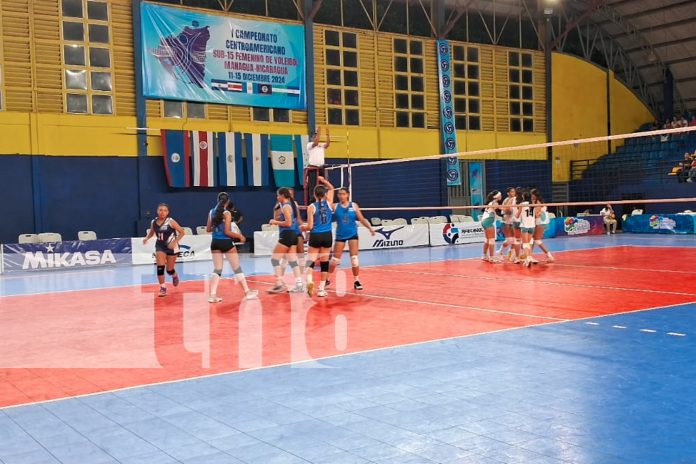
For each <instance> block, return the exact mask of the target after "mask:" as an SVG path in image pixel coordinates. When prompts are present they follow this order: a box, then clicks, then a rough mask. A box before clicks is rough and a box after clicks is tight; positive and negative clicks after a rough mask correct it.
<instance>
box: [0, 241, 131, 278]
mask: <svg viewBox="0 0 696 464" xmlns="http://www.w3.org/2000/svg"><path fill="white" fill-rule="evenodd" d="M2 248H3V253H2V259H3V266H2V267H3V270H4V272H8V273H9V272H31V271H51V270H57V269H75V268H85V267H97V266H109V265H118V264H130V263H131V239H130V238H114V239H107V240H89V241H84V242H83V241H79V240H76V241H65V242H56V243H23V244H19V243H15V244H9V245H8V244H5V245H3V246H2Z"/></svg>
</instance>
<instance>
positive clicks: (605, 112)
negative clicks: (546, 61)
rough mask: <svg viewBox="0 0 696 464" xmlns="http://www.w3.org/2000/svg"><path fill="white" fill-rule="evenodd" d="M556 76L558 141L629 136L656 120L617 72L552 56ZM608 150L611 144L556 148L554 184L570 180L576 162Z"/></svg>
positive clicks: (554, 99) (553, 89)
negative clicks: (574, 161)
mask: <svg viewBox="0 0 696 464" xmlns="http://www.w3.org/2000/svg"><path fill="white" fill-rule="evenodd" d="M551 76H552V78H551V79H552V83H551V92H552V96H551V100H552V122H553V141H554V142H558V141H564V140H573V139H586V138H591V137H603V136H607V135H614V134H625V133H630V132H633V131H635V130H636V129H638V127H640V125H641V124H643V123H646V122H649V121H651V120H652V119H653V116H652V114H651V113H650V110H649V109H648V108H647V106H645V104H644V103H643V102H641V101H640V99H639V98H638V97H637V96H636V95H635V94H634V93H633V92H631V91H630V90H629V89H628V88H627V87H626V86H625V85H624V84H623V83H621V82H620V81H618V80H617V79H616V78H615V76H614V73H613V72H611V71H607V70H606V69H603V68H600V67H599V66H596V65H594V64H592V63H589V62H587V61H585V60H583V59H581V58H577V57H574V56H570V55H565V54H562V53H553V55H552V61H551ZM607 83H608V85H607ZM608 102H609V103H610V105H609V106H608ZM609 108H611V114H609ZM610 118H611V119H610ZM610 121H611V133H610V131H609V127H610V124H609V122H610ZM619 144H620V143H619ZM615 148H616V145H614V146H613V149H615ZM607 151H608V145H607V142H606V141H600V142H591V143H583V144H579V145H566V146H561V147H558V148H556V149H554V154H553V156H554V161H555V162H554V163H553V181H554V182H566V181H568V180H570V162H571V161H573V160H594V159H597V158H599V157H600V156H602V155H604V154H606V153H607Z"/></svg>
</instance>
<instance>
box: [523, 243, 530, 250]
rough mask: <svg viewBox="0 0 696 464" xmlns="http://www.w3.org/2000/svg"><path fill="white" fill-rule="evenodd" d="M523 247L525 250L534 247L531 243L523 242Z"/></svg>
mask: <svg viewBox="0 0 696 464" xmlns="http://www.w3.org/2000/svg"><path fill="white" fill-rule="evenodd" d="M522 248H524V249H525V250H529V249H531V248H532V244H531V243H523V244H522Z"/></svg>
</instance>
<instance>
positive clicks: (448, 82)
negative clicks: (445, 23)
mask: <svg viewBox="0 0 696 464" xmlns="http://www.w3.org/2000/svg"><path fill="white" fill-rule="evenodd" d="M437 61H438V63H440V66H439V67H438V75H439V78H440V109H441V113H442V117H441V118H440V125H441V126H440V129H441V130H440V132H441V133H442V148H443V151H444V153H445V154H449V153H457V131H456V127H455V125H454V110H453V107H452V77H451V75H450V72H451V70H450V67H451V66H450V46H449V42H448V41H447V40H438V41H437ZM446 176H447V185H448V186H459V185H462V178H461V171H460V169H459V159H458V158H457V157H456V156H450V157H448V158H447V173H446Z"/></svg>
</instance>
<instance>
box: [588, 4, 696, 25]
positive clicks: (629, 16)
mask: <svg viewBox="0 0 696 464" xmlns="http://www.w3.org/2000/svg"><path fill="white" fill-rule="evenodd" d="M692 3H693V0H682V1H680V2H677V3H673V4H671V5H662V6H658V7H655V8H648V9H647V10H641V11H637V12H635V13H630V14H627V15H621V16H622V17H623V18H624V19H626V20H629V19H633V18H638V17H640V16H645V15H649V14H652V13H657V12H659V11H664V10H665V9H666V8H670V9H672V8H678V7H680V6H684V5H690V4H692ZM616 5H618V3H610V4H609V5H608V6H610V7H611V8H614V7H615V6H616ZM609 22H611V20H608V19H603V20H601V21H597V23H596V24H606V23H609Z"/></svg>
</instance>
